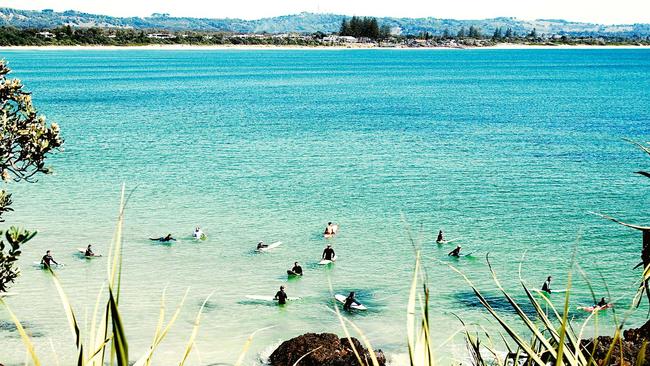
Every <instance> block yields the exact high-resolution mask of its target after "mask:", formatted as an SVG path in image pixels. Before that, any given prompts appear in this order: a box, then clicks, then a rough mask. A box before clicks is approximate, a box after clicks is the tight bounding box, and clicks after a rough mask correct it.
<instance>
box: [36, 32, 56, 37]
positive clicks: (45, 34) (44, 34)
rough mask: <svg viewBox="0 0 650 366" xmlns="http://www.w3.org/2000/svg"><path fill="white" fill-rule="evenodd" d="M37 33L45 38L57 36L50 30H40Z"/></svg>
mask: <svg viewBox="0 0 650 366" xmlns="http://www.w3.org/2000/svg"><path fill="white" fill-rule="evenodd" d="M36 35H38V36H41V37H43V38H48V39H50V38H56V35H55V34H54V33H50V32H47V31H44V32H38V33H36Z"/></svg>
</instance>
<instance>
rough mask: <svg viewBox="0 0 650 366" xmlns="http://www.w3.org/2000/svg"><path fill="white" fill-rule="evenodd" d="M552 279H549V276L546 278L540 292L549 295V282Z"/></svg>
mask: <svg viewBox="0 0 650 366" xmlns="http://www.w3.org/2000/svg"><path fill="white" fill-rule="evenodd" d="M552 279H553V277H551V276H548V277H547V278H546V281H544V284H543V285H542V291H544V292H547V293H549V294H550V293H551V280H552Z"/></svg>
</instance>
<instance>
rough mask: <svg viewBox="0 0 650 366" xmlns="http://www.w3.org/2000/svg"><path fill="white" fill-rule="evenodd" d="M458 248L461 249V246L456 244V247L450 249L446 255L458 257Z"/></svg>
mask: <svg viewBox="0 0 650 366" xmlns="http://www.w3.org/2000/svg"><path fill="white" fill-rule="evenodd" d="M460 250H461V246H460V245H458V246H456V249H454V250H452V251H451V252H449V254H447V255H448V256H450V257H460Z"/></svg>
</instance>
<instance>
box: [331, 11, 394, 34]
mask: <svg viewBox="0 0 650 366" xmlns="http://www.w3.org/2000/svg"><path fill="white" fill-rule="evenodd" d="M339 35H340V36H352V37H356V38H370V39H373V40H376V39H385V38H388V37H389V36H390V27H388V26H387V25H383V26H381V27H380V26H379V22H378V21H377V18H373V17H356V16H354V17H352V18H351V19H350V20H348V19H347V18H343V20H342V21H341V28H340V29H339Z"/></svg>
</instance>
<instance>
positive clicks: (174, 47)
mask: <svg viewBox="0 0 650 366" xmlns="http://www.w3.org/2000/svg"><path fill="white" fill-rule="evenodd" d="M646 48H650V46H631V45H623V46H611V45H607V46H591V45H575V46H573V45H557V46H544V45H524V44H513V43H501V44H498V45H495V46H486V47H464V48H454V47H403V46H400V47H376V46H371V45H367V44H348V45H342V46H276V45H185V44H165V45H143V46H2V47H0V50H38V51H72V50H74V51H84V50H95V51H98V50H166V51H183V50H187V51H202V50H332V51H340V50H390V49H394V50H415V51H418V50H419V51H422V50H518V49H572V50H575V49H646Z"/></svg>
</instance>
